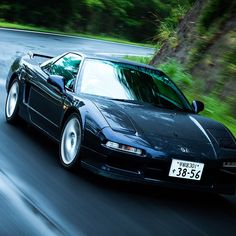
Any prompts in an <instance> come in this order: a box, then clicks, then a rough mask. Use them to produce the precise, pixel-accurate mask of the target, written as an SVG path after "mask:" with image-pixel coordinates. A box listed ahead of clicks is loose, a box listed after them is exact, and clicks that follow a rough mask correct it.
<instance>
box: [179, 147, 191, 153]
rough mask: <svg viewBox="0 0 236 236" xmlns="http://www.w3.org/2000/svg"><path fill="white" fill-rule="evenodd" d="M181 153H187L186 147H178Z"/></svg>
mask: <svg viewBox="0 0 236 236" xmlns="http://www.w3.org/2000/svg"><path fill="white" fill-rule="evenodd" d="M180 150H181V152H184V153H189V149H188V148H186V147H180Z"/></svg>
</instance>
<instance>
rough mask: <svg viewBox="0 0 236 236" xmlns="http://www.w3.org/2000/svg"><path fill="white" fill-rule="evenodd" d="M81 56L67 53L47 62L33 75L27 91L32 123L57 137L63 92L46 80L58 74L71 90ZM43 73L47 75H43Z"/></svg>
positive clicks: (63, 97) (67, 88)
mask: <svg viewBox="0 0 236 236" xmlns="http://www.w3.org/2000/svg"><path fill="white" fill-rule="evenodd" d="M81 58H82V57H81V56H80V55H77V54H74V53H68V54H66V55H64V56H62V57H61V58H59V59H58V60H57V61H55V62H54V63H49V64H48V65H44V66H43V67H42V68H41V73H40V71H38V73H36V75H34V77H37V78H35V80H34V85H33V86H31V89H30V93H29V103H28V104H29V108H30V111H29V112H30V117H31V121H32V123H34V124H35V125H36V126H38V127H40V128H41V129H43V130H44V131H45V132H47V133H48V134H50V135H51V136H53V137H55V138H58V136H59V131H60V123H61V119H62V115H63V114H64V111H63V105H64V100H65V94H62V93H61V92H60V91H59V90H58V89H57V88H56V87H55V86H53V85H51V84H49V83H48V82H47V77H48V76H49V75H60V76H63V77H64V78H65V85H66V90H70V91H73V87H74V82H75V80H76V77H77V74H78V71H79V66H80V63H81ZM45 74H46V75H47V76H46V77H45Z"/></svg>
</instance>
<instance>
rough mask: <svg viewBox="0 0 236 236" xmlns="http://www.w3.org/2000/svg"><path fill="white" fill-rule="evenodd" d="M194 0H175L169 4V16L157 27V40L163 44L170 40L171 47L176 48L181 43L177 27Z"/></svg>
mask: <svg viewBox="0 0 236 236" xmlns="http://www.w3.org/2000/svg"><path fill="white" fill-rule="evenodd" d="M191 3H192V1H187V0H186V1H181V2H179V1H175V2H172V3H171V4H169V7H170V9H169V11H170V13H169V16H167V17H166V18H164V20H163V21H160V24H159V26H158V27H157V34H156V36H155V37H154V40H155V41H158V42H159V43H161V44H164V43H165V42H168V43H169V45H170V47H171V48H176V47H177V46H178V45H179V42H178V36H177V32H176V27H177V25H178V23H179V22H180V20H181V19H182V18H183V16H184V15H185V14H186V12H187V10H189V8H190V7H191Z"/></svg>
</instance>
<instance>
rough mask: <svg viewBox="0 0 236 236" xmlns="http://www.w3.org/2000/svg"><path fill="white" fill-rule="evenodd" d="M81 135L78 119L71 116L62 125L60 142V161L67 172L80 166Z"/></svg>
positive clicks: (75, 115) (74, 115) (73, 115)
mask: <svg viewBox="0 0 236 236" xmlns="http://www.w3.org/2000/svg"><path fill="white" fill-rule="evenodd" d="M81 133H82V130H81V125H80V119H79V117H78V115H77V114H72V115H71V116H69V118H68V119H67V121H66V122H65V124H64V127H63V130H62V134H61V142H60V160H61V163H62V165H63V166H64V167H65V168H66V169H68V170H75V169H77V168H78V167H79V165H80V157H79V154H80V146H81Z"/></svg>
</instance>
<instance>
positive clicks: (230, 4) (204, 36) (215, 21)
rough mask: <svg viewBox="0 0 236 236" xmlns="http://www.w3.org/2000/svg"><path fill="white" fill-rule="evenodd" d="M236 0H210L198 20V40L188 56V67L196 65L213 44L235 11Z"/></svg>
mask: <svg viewBox="0 0 236 236" xmlns="http://www.w3.org/2000/svg"><path fill="white" fill-rule="evenodd" d="M235 9H236V1H231V0H225V1H222V0H209V1H208V2H207V3H206V5H205V7H204V9H203V11H202V13H201V15H200V17H199V20H198V22H197V27H196V28H197V30H196V34H197V36H196V42H195V46H194V47H193V48H192V49H191V51H190V53H189V55H188V57H189V60H188V61H189V62H188V68H190V69H191V68H192V67H194V65H195V64H196V63H198V62H199V60H200V59H201V58H202V56H203V55H204V53H203V52H204V51H205V50H206V49H207V48H208V47H209V46H210V45H211V44H212V42H213V41H214V38H215V37H217V34H219V33H220V30H221V28H222V27H223V25H224V24H225V23H226V22H227V20H229V19H230V17H232V16H233V15H234V13H235Z"/></svg>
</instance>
